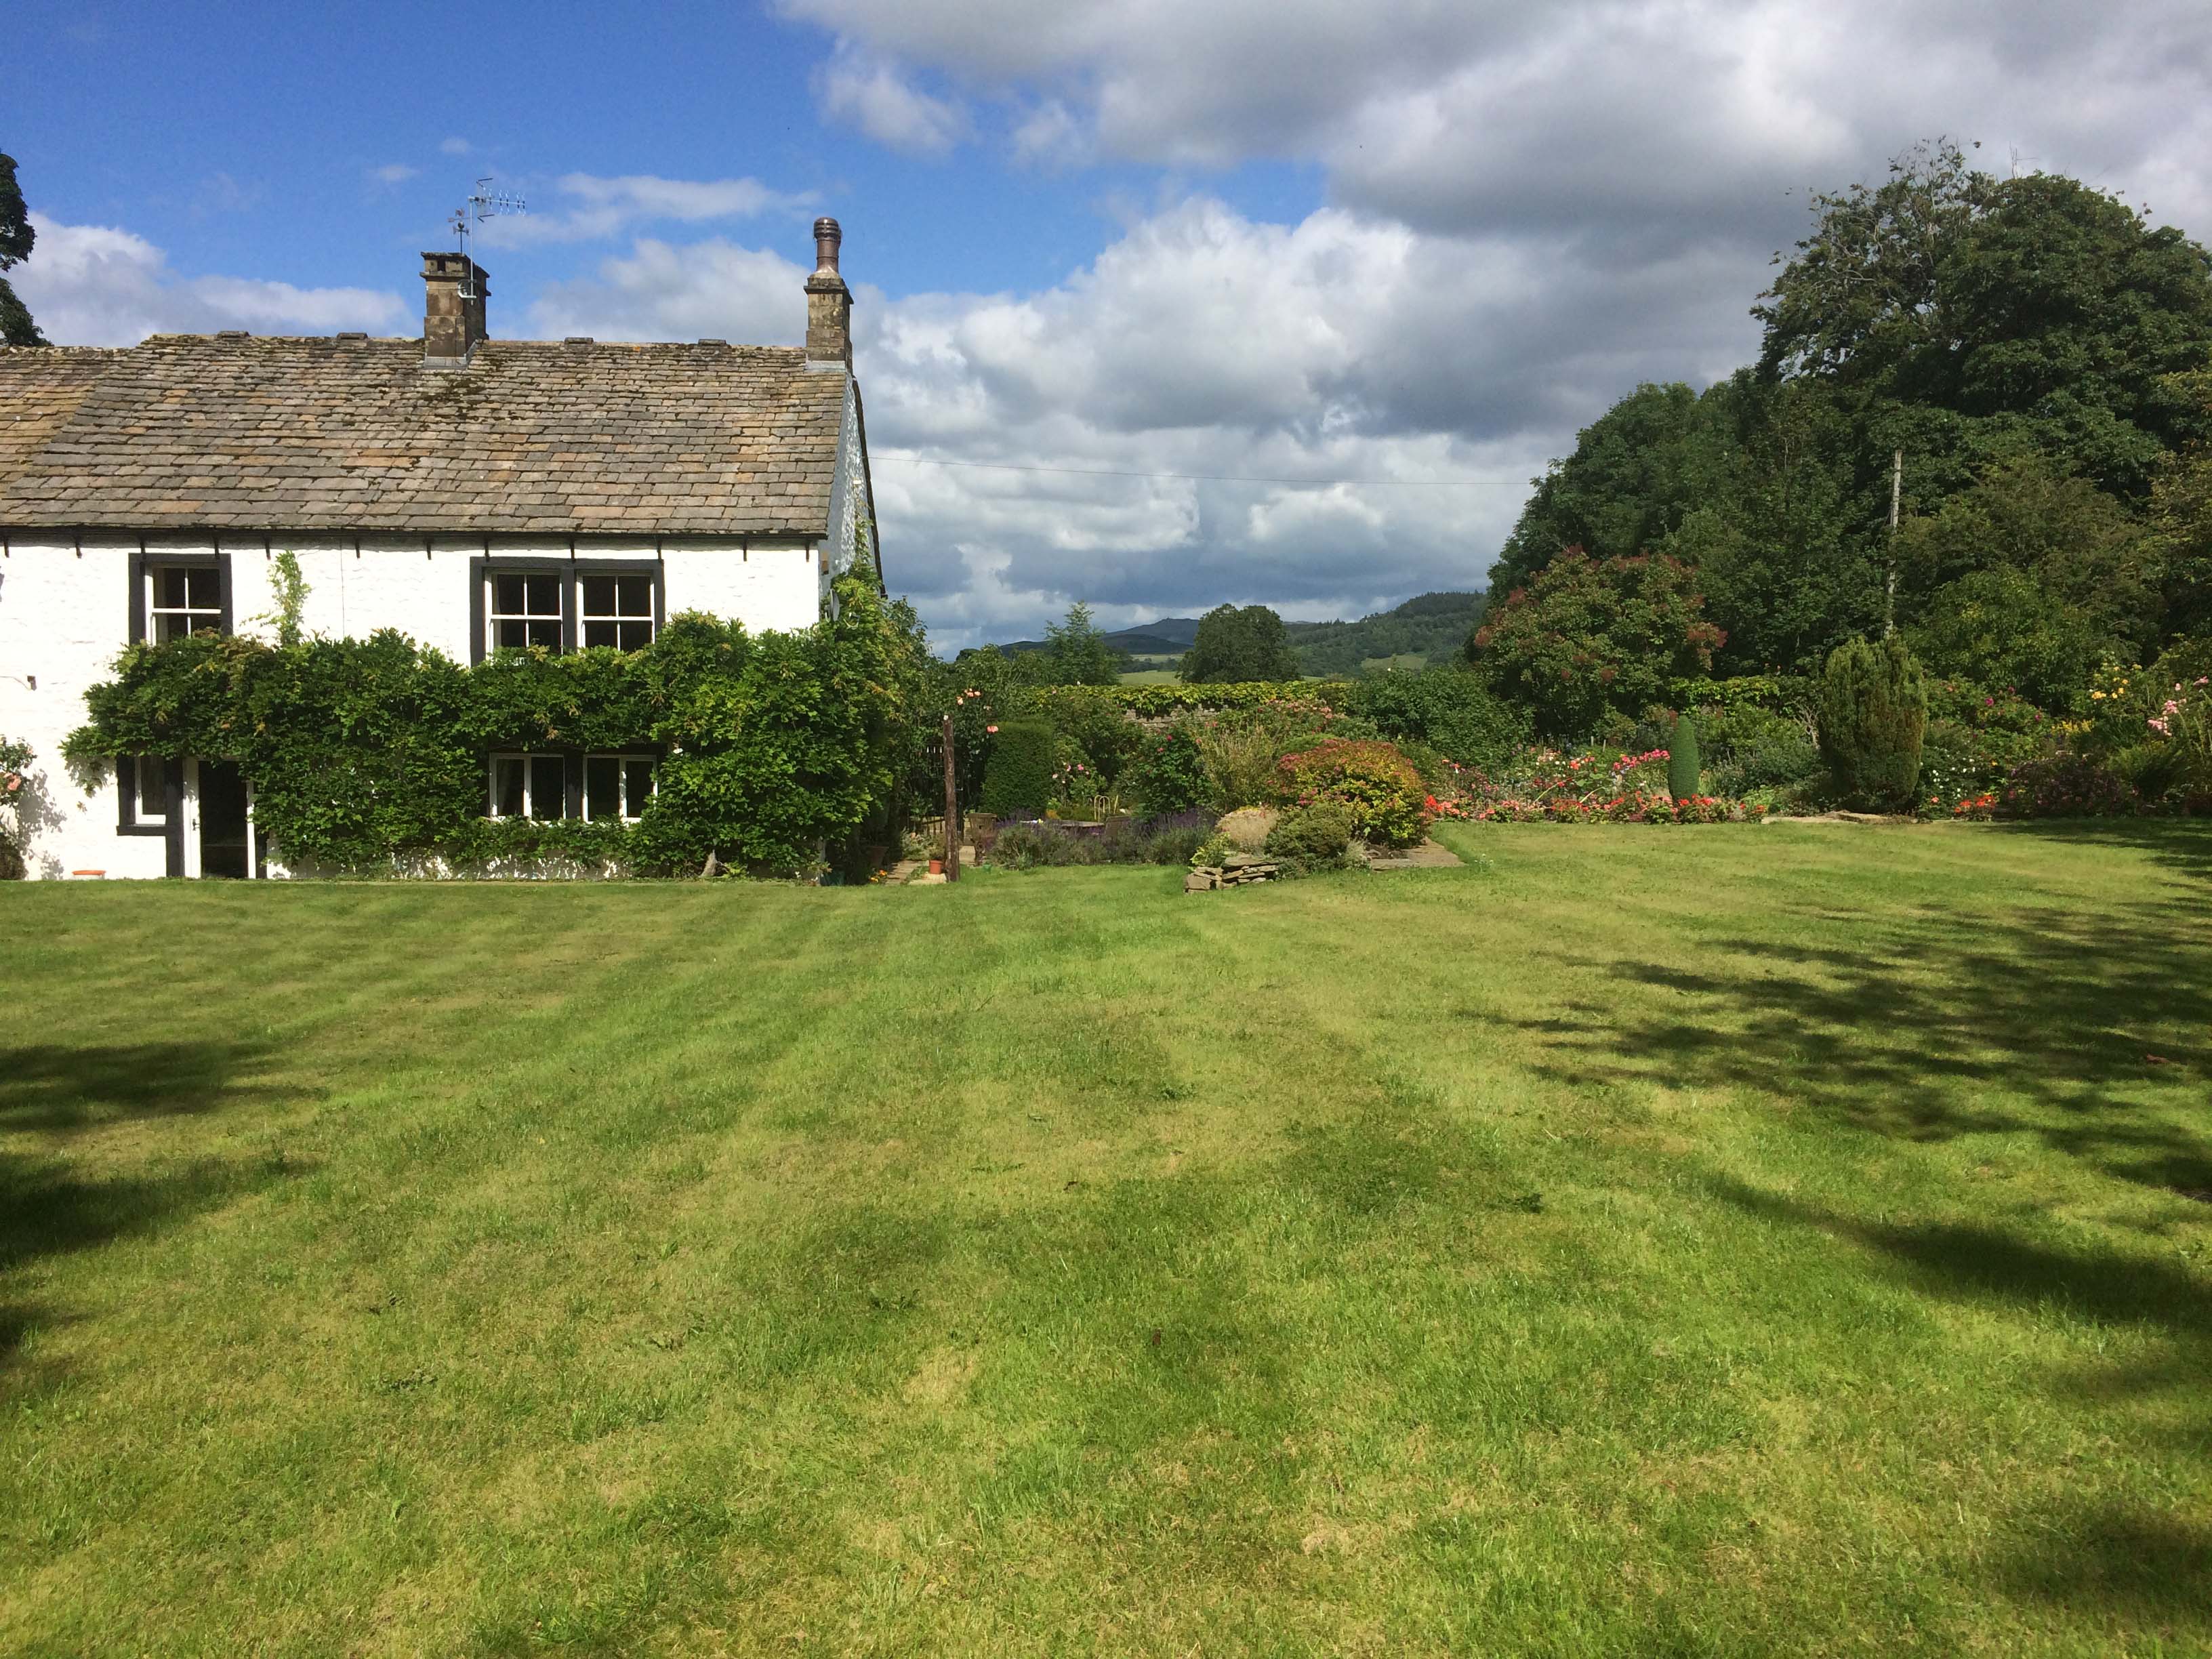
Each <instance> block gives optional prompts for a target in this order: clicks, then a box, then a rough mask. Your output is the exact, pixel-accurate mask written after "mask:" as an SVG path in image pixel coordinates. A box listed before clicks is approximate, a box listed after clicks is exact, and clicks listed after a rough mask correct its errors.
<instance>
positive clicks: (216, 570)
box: [140, 559, 223, 645]
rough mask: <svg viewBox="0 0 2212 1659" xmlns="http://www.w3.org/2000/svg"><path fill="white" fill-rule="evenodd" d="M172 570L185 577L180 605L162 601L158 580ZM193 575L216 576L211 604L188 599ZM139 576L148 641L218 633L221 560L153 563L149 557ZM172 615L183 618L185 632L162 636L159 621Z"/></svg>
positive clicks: (220, 604)
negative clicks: (143, 585) (142, 590)
mask: <svg viewBox="0 0 2212 1659" xmlns="http://www.w3.org/2000/svg"><path fill="white" fill-rule="evenodd" d="M172 573H173V574H177V575H179V576H181V577H183V578H184V580H185V603H184V604H183V605H163V604H162V603H161V583H162V581H163V580H164V579H165V578H166V577H167V576H168V575H170V574H172ZM196 575H211V576H213V577H214V578H215V603H214V604H212V605H194V604H192V603H191V580H192V578H193V577H194V576H196ZM140 579H141V580H143V581H144V582H145V584H146V643H147V644H149V645H165V644H167V642H168V640H171V639H189V638H191V636H192V635H196V634H216V635H220V634H221V633H222V631H223V630H222V617H223V604H222V562H221V561H220V560H218V559H210V560H209V561H208V562H206V563H205V564H186V563H182V562H168V561H164V562H161V563H159V564H156V563H154V562H151V561H149V562H148V563H147V565H146V567H145V568H144V570H143V571H142V572H141V573H140ZM173 617H183V618H184V619H185V629H184V632H183V633H182V634H172V635H168V636H167V638H166V639H165V638H164V637H163V635H162V633H161V623H163V622H164V621H165V620H167V619H169V618H173ZM195 619H197V621H196V620H195Z"/></svg>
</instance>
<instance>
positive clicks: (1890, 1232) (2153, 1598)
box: [1705, 1176, 2212, 1634]
mask: <svg viewBox="0 0 2212 1659" xmlns="http://www.w3.org/2000/svg"><path fill="white" fill-rule="evenodd" d="M1705 1186H1706V1188H1707V1190H1708V1191H1710V1192H1711V1193H1712V1194H1714V1195H1715V1196H1716V1197H1717V1198H1719V1199H1721V1200H1723V1202H1726V1203H1729V1204H1731V1205H1733V1206H1736V1207H1737V1208H1740V1209H1742V1210H1745V1211H1747V1212H1751V1213H1753V1214H1755V1215H1757V1216H1759V1217H1760V1218H1764V1219H1765V1220H1768V1221H1771V1222H1775V1223H1778V1224H1783V1225H1795V1226H1802V1227H1807V1228H1810V1229H1813V1230H1815V1231H1820V1232H1823V1233H1826V1234H1827V1235H1828V1236H1829V1237H1833V1238H1838V1239H1843V1240H1846V1241H1848V1242H1850V1243H1855V1244H1857V1245H1859V1246H1861V1247H1863V1248H1864V1249H1867V1250H1868V1251H1869V1252H1870V1253H1872V1254H1873V1255H1875V1258H1876V1260H1877V1261H1879V1262H1880V1263H1881V1264H1882V1265H1883V1266H1884V1267H1886V1268H1887V1270H1888V1271H1889V1272H1891V1273H1894V1274H1895V1275H1897V1276H1898V1277H1899V1279H1901V1280H1902V1281H1903V1282H1904V1283H1905V1284H1907V1285H1911V1287H1912V1288H1913V1289H1915V1290H1916V1291H1920V1292H1922V1293H1923V1294H1925V1295H1928V1296H1931V1297H1939V1298H1942V1299H1944V1300H1948V1301H1958V1302H1971V1303H1978V1304H1984V1305H1991V1306H1999V1307H2011V1308H2015V1309H2024V1310H2044V1309H2049V1308H2053V1307H2056V1308H2058V1309H2063V1310H2064V1311H2065V1312H2066V1313H2068V1314H2069V1315H2070V1316H2073V1317H2075V1318H2077V1319H2082V1320H2087V1321H2090V1322H2095V1323H2099V1324H2105V1325H2124V1326H2132V1327H2135V1328H2138V1329H2141V1330H2146V1331H2148V1332H2151V1333H2153V1334H2156V1335H2159V1336H2160V1337H2162V1338H2164V1339H2165V1340H2166V1349H2165V1352H2164V1353H2163V1355H2162V1356H2161V1357H2160V1358H2159V1359H2158V1360H2156V1361H2154V1362H2153V1363H2152V1364H2148V1365H2140V1366H2136V1367H2134V1368H2131V1369H2130V1370H2126V1371H2124V1372H2122V1373H2120V1374H2118V1375H2117V1376H2115V1375H2112V1374H2100V1375H2099V1376H2096V1377H2094V1378H2087V1377H2078V1376H2077V1377H2075V1378H2071V1379H2062V1382H2061V1388H2062V1391H2063V1392H2066V1393H2069V1394H2072V1395H2075V1396H2076V1397H2080V1398H2084V1399H2089V1398H2094V1399H2096V1400H2098V1401H2100V1402H2101V1403H2104V1404H2106V1405H2108V1406H2109V1405H2111V1404H2112V1403H2115V1402H2116V1401H2118V1402H2125V1403H2140V1402H2142V1401H2145V1400H2147V1399H2148V1397H2149V1396H2152V1395H2170V1396H2172V1397H2173V1398H2176V1399H2178V1400H2179V1401H2181V1402H2183V1404H2184V1406H2185V1408H2186V1412H2185V1420H2183V1421H2182V1422H2180V1423H2178V1424H2177V1423H2175V1422H2174V1421H2173V1420H2172V1413H2163V1414H2162V1415H2161V1418H2160V1421H2162V1422H2163V1423H2164V1424H2165V1427H2164V1428H2163V1430H2162V1431H2153V1432H2161V1433H2162V1434H2163V1435H2164V1436H2165V1437H2166V1438H2168V1440H2169V1441H2170V1443H2171V1444H2172V1448H2173V1451H2174V1453H2175V1455H2178V1456H2183V1457H2188V1458H2191V1459H2193V1460H2196V1461H2197V1462H2202V1461H2203V1459H2204V1457H2205V1455H2206V1449H2207V1440H2206V1437H2205V1433H2204V1430H2205V1428H2206V1426H2207V1424H2206V1421H2205V1419H2204V1412H2203V1407H2204V1396H2203V1392H2202V1388H2203V1377H2204V1376H2206V1375H2207V1373H2208V1371H2212V1285H2207V1284H2206V1283H2205V1282H2204V1280H2203V1278H2202V1276H2201V1275H2198V1274H2195V1273H2190V1272H2188V1271H2187V1270H2186V1269H2185V1268H2183V1267H2180V1266H2179V1265H2178V1264H2176V1263H2175V1262H2173V1261H2162V1260H2156V1259H2151V1258H2147V1257H2144V1256H2141V1255H2132V1254H2130V1253H2127V1252H2124V1251H2119V1250H2109V1249H2104V1250H2100V1249H2081V1248H2078V1247H2072V1246H2068V1245H2062V1244H2056V1243H2050V1242H2044V1241H2035V1240H2030V1239H2026V1238H2022V1237H2018V1236H2016V1235H2014V1234H2012V1233H2008V1232H2006V1231H2001V1230H1999V1229H1996V1228H1992V1227H1986V1226H1976V1225H1966V1224H1960V1223H1956V1222H1925V1223H1917V1224H1915V1223H1899V1222H1895V1221H1891V1220H1887V1219H1884V1220H1881V1221H1869V1220H1866V1219H1863V1218H1855V1217H1848V1216H1844V1215H1839V1214H1837V1213H1834V1212H1830V1211H1826V1210H1823V1209H1821V1208H1819V1207H1818V1206H1813V1205H1809V1204H1806V1203H1803V1202H1801V1201H1800V1200H1796V1199H1794V1198H1791V1197H1788V1196H1785V1195H1784V1194H1778V1193H1771V1192H1765V1191H1761V1190H1759V1189H1757V1188H1753V1187H1750V1186H1747V1185H1746V1184H1744V1183H1743V1182H1739V1181H1735V1180H1732V1179H1729V1178H1727V1177H1724V1176H1717V1177H1713V1178H1711V1179H1709V1180H1708V1181H1707V1182H1705ZM1995 1571H1996V1578H1997V1582H1998V1583H2000V1584H2001V1585H2002V1588H2003V1589H2004V1590H2005V1591H2006V1592H2007V1593H2008V1594H2010V1595H2014V1596H2016V1597H2021V1598H2033V1599H2037V1600H2042V1601H2051V1602H2054V1603H2056V1604H2057V1605H2060V1606H2063V1607H2067V1608H2068V1609H2069V1611H2072V1612H2075V1613H2081V1614H2083V1615H2087V1616H2090V1617H2093V1618H2095V1619H2097V1620H2100V1622H2105V1623H2107V1624H2112V1623H2117V1624H2118V1625H2120V1626H2124V1627H2128V1628H2131V1629H2141V1628H2143V1627H2145V1626H2158V1627H2162V1628H2163V1630H2164V1631H2165V1632H2166V1633H2167V1634H2171V1633H2172V1632H2173V1631H2174V1629H2175V1628H2176V1627H2177V1626H2179V1627H2182V1628H2185V1629H2187V1630H2189V1631H2191V1632H2193V1633H2197V1634H2202V1633H2203V1632H2206V1631H2212V1528H2207V1527H2205V1526H2204V1525H2203V1524H2202V1523H2201V1522H2197V1521H2194V1520H2192V1519H2191V1518H2190V1517H2189V1516H2186V1515H2185V1514H2180V1513H2176V1512H2173V1511H2172V1510H2159V1509H2154V1508H2148V1507H2145V1506H2142V1505H2139V1504H2137V1505H2130V1504H2124V1503H2119V1502H2116V1501H2114V1500H2113V1498H2112V1497H2111V1496H2110V1495H2109V1494H2105V1493H2100V1492H2095V1491H2093V1490H2087V1491H2084V1492H2081V1494H2079V1495H2078V1496H2074V1497H2069V1498H2064V1499H2062V1500H2060V1501H2058V1502H2057V1503H2055V1504H2046V1505H2045V1507H2043V1508H2042V1509H2041V1510H2039V1513H2038V1515H2037V1516H2036V1519H2035V1522H2034V1525H2033V1534H2032V1536H2031V1537H2030V1539H2029V1540H2028V1541H2027V1542H2026V1543H2024V1544H2022V1545H2021V1546H2019V1547H2016V1548H2015V1550H2014V1552H2013V1553H2011V1554H2010V1555H2009V1556H2008V1557H2007V1558H2005V1559H2001V1560H1999V1561H1998V1562H1997V1563H1996V1567H1995Z"/></svg>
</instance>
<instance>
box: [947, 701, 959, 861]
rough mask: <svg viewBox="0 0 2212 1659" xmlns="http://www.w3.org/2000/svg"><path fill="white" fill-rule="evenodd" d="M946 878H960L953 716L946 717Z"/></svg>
mask: <svg viewBox="0 0 2212 1659" xmlns="http://www.w3.org/2000/svg"><path fill="white" fill-rule="evenodd" d="M959 879H960V802H959V799H958V798H957V795H956V794H955V793H954V788H953V781H952V716H951V715H950V714H947V715H946V716H945V880H947V881H957V880H959Z"/></svg>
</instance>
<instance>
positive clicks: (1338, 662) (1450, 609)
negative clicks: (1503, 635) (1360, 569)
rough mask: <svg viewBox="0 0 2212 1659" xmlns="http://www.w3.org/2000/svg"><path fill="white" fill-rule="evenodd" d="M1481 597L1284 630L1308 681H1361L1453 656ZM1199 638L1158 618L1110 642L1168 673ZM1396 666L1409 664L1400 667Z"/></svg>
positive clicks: (1414, 603) (1191, 621)
mask: <svg viewBox="0 0 2212 1659" xmlns="http://www.w3.org/2000/svg"><path fill="white" fill-rule="evenodd" d="M1482 606H1483V596H1482V595H1481V594H1480V593H1423V594H1420V595H1419V596H1418V597H1416V598H1414V599H1408V600H1407V601H1406V602H1405V603H1404V604H1403V605H1399V606H1397V607H1396V608H1395V609H1393V610H1389V611H1376V613H1375V614H1374V615H1373V616H1371V617H1361V618H1360V619H1359V620H1358V622H1293V623H1284V624H1283V626H1284V628H1285V629H1286V630H1287V631H1288V633H1289V634H1290V636H1291V647H1292V648H1293V649H1295V650H1296V651H1297V653H1298V660H1299V661H1300V662H1301V663H1303V664H1304V666H1305V671H1306V672H1307V673H1309V674H1316V675H1332V674H1358V673H1359V672H1361V671H1362V670H1363V668H1364V666H1365V665H1369V664H1376V663H1384V662H1388V661H1389V660H1390V659H1392V658H1398V659H1405V658H1408V657H1412V658H1419V659H1425V660H1427V661H1430V662H1436V661H1441V660H1443V659H1445V658H1448V657H1451V656H1455V655H1456V654H1457V653H1458V652H1459V649H1460V647H1462V646H1463V645H1464V644H1466V643H1467V636H1468V635H1469V634H1470V633H1472V632H1473V631H1474V624H1475V623H1476V621H1477V620H1478V619H1479V618H1480V617H1481V615H1482ZM1197 636H1198V618H1197V617H1161V618H1160V619H1159V620H1158V621H1157V622H1149V623H1139V624H1138V625H1137V626H1136V627H1134V628H1123V629H1116V630H1115V632H1113V633H1110V634H1108V635H1106V636H1105V638H1106V641H1107V642H1108V643H1109V645H1111V646H1112V647H1114V648H1115V650H1117V651H1120V652H1122V653H1125V654H1126V655H1127V656H1129V657H1131V658H1132V659H1135V665H1137V666H1139V667H1146V668H1171V667H1173V666H1174V664H1173V662H1172V661H1170V660H1167V659H1173V658H1178V657H1181V656H1182V653H1184V652H1186V651H1188V650H1189V649H1190V647H1191V641H1193V640H1194V639H1196V638H1197ZM1044 648H1045V641H1042V640H1015V641H1012V642H1010V643H1007V644H1004V645H1001V646H1000V647H999V649H1000V650H1001V651H1003V652H1006V653H1007V654H1008V655H1010V656H1011V655H1012V654H1013V653H1017V652H1021V651H1042V650H1043V649H1044ZM1401 666H1413V665H1412V664H1407V663H1404V662H1402V661H1401Z"/></svg>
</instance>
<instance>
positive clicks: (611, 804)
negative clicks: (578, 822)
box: [584, 755, 653, 823]
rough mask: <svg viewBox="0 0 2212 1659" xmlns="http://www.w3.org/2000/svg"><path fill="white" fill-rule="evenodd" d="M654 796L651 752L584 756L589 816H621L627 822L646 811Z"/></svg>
mask: <svg viewBox="0 0 2212 1659" xmlns="http://www.w3.org/2000/svg"><path fill="white" fill-rule="evenodd" d="M650 799H653V757H652V756H650V755H586V756H585V757H584V816H585V817H587V818H593V819H607V818H620V819H622V820H623V821H624V822H625V823H627V822H629V821H630V820H632V819H635V818H636V817H639V816H640V815H641V813H643V812H644V811H645V804H646V802H647V801H648V800H650Z"/></svg>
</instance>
